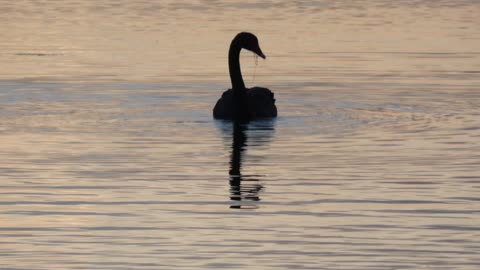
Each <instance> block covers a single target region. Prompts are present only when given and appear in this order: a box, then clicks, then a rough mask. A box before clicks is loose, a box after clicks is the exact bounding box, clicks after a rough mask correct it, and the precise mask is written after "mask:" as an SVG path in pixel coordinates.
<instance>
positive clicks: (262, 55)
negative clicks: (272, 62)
mask: <svg viewBox="0 0 480 270" xmlns="http://www.w3.org/2000/svg"><path fill="white" fill-rule="evenodd" d="M253 52H254V53H256V54H257V55H258V56H260V57H261V58H263V59H267V57H266V56H265V54H263V52H262V49H260V47H257V48H256V49H255V50H253Z"/></svg>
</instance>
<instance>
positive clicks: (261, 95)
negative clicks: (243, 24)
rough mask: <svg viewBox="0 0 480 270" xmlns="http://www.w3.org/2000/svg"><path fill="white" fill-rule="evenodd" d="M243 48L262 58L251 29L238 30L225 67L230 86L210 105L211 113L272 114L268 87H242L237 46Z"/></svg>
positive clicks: (229, 115) (231, 117) (224, 115)
mask: <svg viewBox="0 0 480 270" xmlns="http://www.w3.org/2000/svg"><path fill="white" fill-rule="evenodd" d="M242 48H243V49H247V50H250V51H252V52H254V53H256V54H257V55H258V56H260V57H262V58H265V55H264V54H263V53H262V50H261V49H260V46H259V45H258V39H257V37H255V36H254V35H253V34H251V33H239V34H238V35H237V36H236V37H235V38H234V39H233V40H232V43H231V44H230V50H229V52H228V67H229V71H230V79H231V81H232V89H229V90H227V91H225V92H224V93H223V95H222V97H221V98H220V99H219V100H218V101H217V104H215V107H214V108H213V117H215V118H217V119H227V120H246V121H248V120H252V119H255V118H265V117H276V116H277V107H276V106H275V99H274V96H273V93H272V91H270V90H268V89H267V88H262V87H253V88H250V89H248V88H245V83H244V82H243V78H242V73H241V71H240V59H239V58H240V50H241V49H242Z"/></svg>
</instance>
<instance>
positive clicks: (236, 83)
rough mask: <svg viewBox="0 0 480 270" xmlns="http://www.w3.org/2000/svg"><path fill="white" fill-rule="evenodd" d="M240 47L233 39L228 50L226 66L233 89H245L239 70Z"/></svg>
mask: <svg viewBox="0 0 480 270" xmlns="http://www.w3.org/2000/svg"><path fill="white" fill-rule="evenodd" d="M241 49H242V48H241V47H240V46H238V45H237V44H236V42H235V40H233V41H232V44H230V50H229V51H228V68H229V71H230V80H231V81H232V89H233V90H243V89H245V83H244V82H243V78H242V72H241V71H240V50H241Z"/></svg>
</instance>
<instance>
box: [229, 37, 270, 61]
mask: <svg viewBox="0 0 480 270" xmlns="http://www.w3.org/2000/svg"><path fill="white" fill-rule="evenodd" d="M233 42H235V43H237V44H238V45H239V46H240V47H241V48H243V49H246V50H249V51H252V52H254V53H255V54H256V55H258V56H260V57H261V58H263V59H265V58H267V57H266V56H265V54H263V52H262V50H261V49H260V45H259V44H258V39H257V37H256V36H255V35H254V34H252V33H247V32H242V33H238V35H237V36H236V37H235V38H234V39H233Z"/></svg>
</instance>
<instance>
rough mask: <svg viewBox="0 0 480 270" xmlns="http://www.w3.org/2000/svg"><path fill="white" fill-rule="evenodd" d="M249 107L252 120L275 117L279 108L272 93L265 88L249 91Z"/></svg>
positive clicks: (254, 88)
mask: <svg viewBox="0 0 480 270" xmlns="http://www.w3.org/2000/svg"><path fill="white" fill-rule="evenodd" d="M247 97H248V106H249V111H250V114H251V116H252V118H256V117H275V116H277V107H276V106H275V98H274V94H273V92H272V91H270V90H269V89H267V88H263V87H253V88H250V89H248V90H247Z"/></svg>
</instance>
